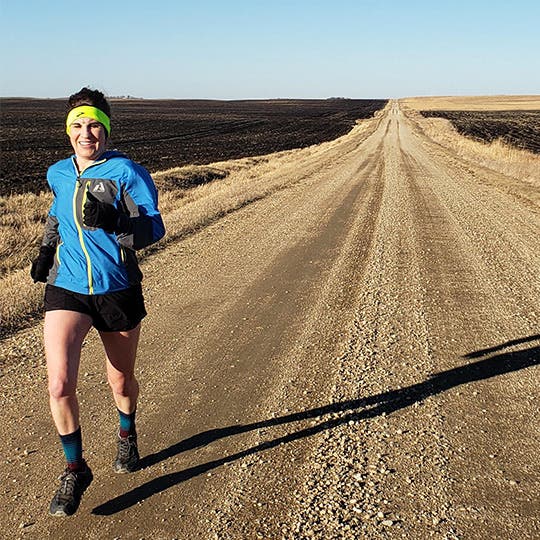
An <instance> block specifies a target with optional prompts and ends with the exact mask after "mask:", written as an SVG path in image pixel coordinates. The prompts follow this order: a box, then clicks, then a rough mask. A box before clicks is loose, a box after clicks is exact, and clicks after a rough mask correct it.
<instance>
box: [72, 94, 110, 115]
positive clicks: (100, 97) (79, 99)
mask: <svg viewBox="0 0 540 540" xmlns="http://www.w3.org/2000/svg"><path fill="white" fill-rule="evenodd" d="M68 104H69V110H71V109H74V108H75V107H79V106H80V105H91V106H92V107H96V108H98V109H99V110H101V111H103V112H104V113H105V114H106V115H107V116H108V117H109V118H110V117H111V107H110V105H109V102H108V101H107V100H106V99H105V95H104V94H103V92H100V91H99V90H91V89H90V88H88V87H86V86H85V87H84V88H81V89H80V90H79V91H78V92H77V93H76V94H72V95H71V96H69V99H68Z"/></svg>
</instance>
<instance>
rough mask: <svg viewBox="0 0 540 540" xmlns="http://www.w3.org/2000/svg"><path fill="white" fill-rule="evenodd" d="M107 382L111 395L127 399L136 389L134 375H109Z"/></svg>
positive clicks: (136, 384)
mask: <svg viewBox="0 0 540 540" xmlns="http://www.w3.org/2000/svg"><path fill="white" fill-rule="evenodd" d="M108 381H109V386H110V387H111V390H112V391H113V393H115V394H117V395H119V396H124V397H129V396H131V395H132V394H133V390H134V389H135V388H138V383H137V379H136V378H135V375H134V374H126V373H118V374H115V375H109V377H108Z"/></svg>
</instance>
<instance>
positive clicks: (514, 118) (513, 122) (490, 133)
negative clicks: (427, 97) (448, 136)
mask: <svg viewBox="0 0 540 540" xmlns="http://www.w3.org/2000/svg"><path fill="white" fill-rule="evenodd" d="M421 112H422V114H423V115H424V116H426V117H430V116H431V117H437V118H446V119H447V120H450V122H452V124H453V126H454V127H455V128H456V129H457V131H458V132H459V133H460V134H461V135H465V136H466V137H471V138H473V139H476V140H480V141H483V142H492V141H494V140H496V139H500V140H501V141H503V142H505V143H507V144H511V145H513V146H515V147H517V148H521V149H522V150H528V151H529V152H534V153H536V154H540V111H421Z"/></svg>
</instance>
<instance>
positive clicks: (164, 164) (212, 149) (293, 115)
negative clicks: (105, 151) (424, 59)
mask: <svg viewBox="0 0 540 540" xmlns="http://www.w3.org/2000/svg"><path fill="white" fill-rule="evenodd" d="M385 104H386V100H353V99H326V100H265V101H259V100H247V101H213V100H113V102H112V113H113V114H112V116H113V119H112V126H113V127H112V129H113V131H112V140H111V142H112V144H111V147H113V148H117V149H119V150H120V151H122V152H125V153H126V154H128V155H129V156H130V157H131V158H132V159H134V160H135V161H138V162H139V163H141V164H142V165H144V166H145V167H146V168H147V169H149V170H150V172H155V171H158V170H163V169H168V168H171V167H177V166H181V165H186V164H208V163H212V162H215V161H223V160H227V159H237V158H241V157H246V156H255V155H262V154H269V153H272V152H278V151H282V150H288V149H291V148H302V147H306V146H310V145H312V144H318V143H321V142H324V141H328V140H332V139H335V138H336V137H339V136H340V135H344V134H345V133H347V132H348V131H349V130H350V129H351V128H352V127H353V126H354V124H355V122H356V120H358V119H362V118H369V117H370V116H372V115H373V113H374V112H375V111H377V110H379V109H381V108H382V107H384V105H385ZM0 105H1V111H2V124H1V127H0V157H1V163H2V171H1V177H0V196H5V195H9V194H15V193H25V192H28V191H30V192H33V193H39V192H40V191H41V190H47V189H48V188H47V184H46V181H45V174H46V170H47V167H48V166H49V165H51V164H52V163H54V162H55V161H57V160H59V159H62V158H65V157H67V156H69V155H70V152H71V147H70V146H69V142H68V140H67V138H66V135H65V132H64V118H65V100H56V99H48V100H43V99H15V98H11V99H2V100H1V101H0Z"/></svg>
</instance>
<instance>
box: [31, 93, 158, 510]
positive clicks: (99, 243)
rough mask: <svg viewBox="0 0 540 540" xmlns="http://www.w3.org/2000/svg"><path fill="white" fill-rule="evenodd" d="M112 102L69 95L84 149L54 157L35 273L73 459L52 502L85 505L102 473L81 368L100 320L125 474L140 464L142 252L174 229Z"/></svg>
mask: <svg viewBox="0 0 540 540" xmlns="http://www.w3.org/2000/svg"><path fill="white" fill-rule="evenodd" d="M110 119H111V111H110V106H109V103H108V102H107V100H106V98H105V96H104V95H103V93H102V92H100V91H98V90H91V89H89V88H82V89H81V90H80V91H79V92H77V93H76V94H73V95H72V96H70V98H69V112H68V114H67V118H66V131H67V134H68V135H69V140H70V143H71V146H72V147H73V150H74V152H75V154H74V155H73V156H72V157H70V158H67V159H64V160H61V161H59V162H58V163H55V164H54V165H52V166H51V167H50V168H49V169H48V172H47V182H48V184H49V186H50V188H51V190H52V192H53V195H54V199H53V203H52V206H51V209H50V211H49V215H48V218H47V222H46V225H45V233H44V236H43V240H42V244H41V247H40V250H39V255H38V257H37V258H36V259H35V260H34V262H33V264H32V269H31V276H32V278H33V280H34V282H38V281H41V282H44V283H47V285H46V287H45V302H44V303H45V323H44V344H45V355H46V359H47V374H48V381H49V384H48V386H49V401H50V407H51V413H52V417H53V421H54V423H55V425H56V428H57V430H58V433H59V436H60V441H61V443H62V447H63V450H64V454H65V457H66V461H67V466H66V469H65V471H64V472H63V474H62V475H61V476H60V486H59V488H58V490H57V491H56V493H55V495H54V497H53V499H52V501H51V504H50V508H49V512H50V513H51V514H52V515H54V516H68V515H71V514H73V513H75V511H76V510H77V508H78V506H79V503H80V500H81V496H82V494H83V493H84V491H85V489H86V488H87V487H88V486H89V485H90V483H91V481H92V471H91V470H90V467H89V466H88V464H87V463H86V461H85V460H84V458H83V447H82V438H81V427H80V424H79V404H78V401H77V396H76V388H77V376H78V372H79V363H80V357H81V348H82V343H83V340H84V339H85V337H86V335H87V334H88V332H89V331H90V329H91V327H92V326H93V327H95V328H96V329H97V331H98V332H99V336H100V338H101V341H102V343H103V347H104V349H105V354H106V367H107V378H108V382H109V385H110V387H111V390H112V394H113V398H114V402H115V404H116V408H117V410H118V415H119V429H118V434H117V438H118V453H117V456H116V459H115V460H114V463H113V468H114V470H115V471H116V472H118V473H127V472H132V471H134V470H136V469H137V466H138V462H139V452H138V448H137V432H136V429H135V411H136V408H137V398H138V394H139V385H138V383H137V379H136V378H135V375H134V366H135V358H136V355H137V346H138V341H139V334H140V330H141V320H142V319H143V318H144V316H145V315H146V311H145V306H144V299H143V294H142V289H141V279H142V273H141V271H140V270H139V266H138V263H137V257H136V255H135V251H136V250H138V249H141V248H144V247H146V246H149V245H150V244H153V243H154V242H157V241H158V240H159V239H160V238H162V237H163V235H164V234H165V229H164V226H163V221H162V219H161V215H160V213H159V211H158V208H157V192H156V188H155V186H154V183H153V181H152V178H151V177H150V175H149V173H148V171H146V169H144V168H143V167H141V166H140V165H138V164H137V163H134V162H133V161H131V160H130V159H129V158H128V157H126V156H125V155H123V154H121V153H119V152H117V151H109V150H107V142H108V140H109V136H110V134H111V120H110Z"/></svg>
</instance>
